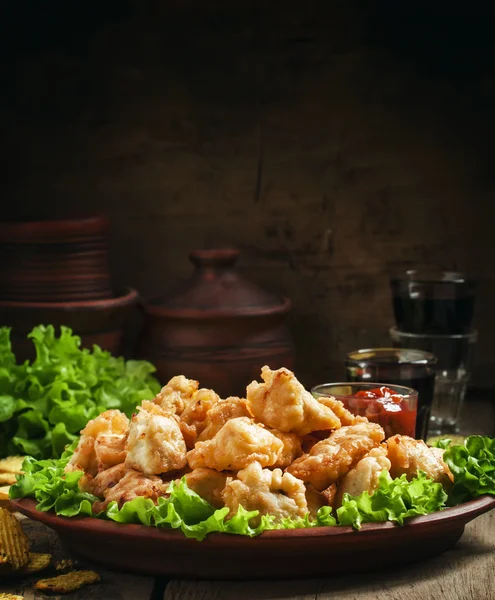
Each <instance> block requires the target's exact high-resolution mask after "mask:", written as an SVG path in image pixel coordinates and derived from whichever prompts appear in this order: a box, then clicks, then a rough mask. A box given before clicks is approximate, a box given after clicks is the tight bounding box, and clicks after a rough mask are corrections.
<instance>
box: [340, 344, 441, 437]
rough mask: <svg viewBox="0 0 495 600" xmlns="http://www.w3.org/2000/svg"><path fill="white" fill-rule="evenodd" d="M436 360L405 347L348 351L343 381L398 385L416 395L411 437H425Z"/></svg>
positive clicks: (430, 355) (426, 354)
mask: <svg viewBox="0 0 495 600" xmlns="http://www.w3.org/2000/svg"><path fill="white" fill-rule="evenodd" d="M436 362H437V359H436V357H435V356H434V355H433V354H430V353H429V352H423V351H421V350H409V349H407V348H369V349H363V350H355V351H353V352H349V354H348V355H347V357H346V372H347V381H349V382H361V383H367V382H370V383H371V382H379V384H377V385H386V384H391V385H400V386H405V387H408V388H412V389H413V390H416V391H417V393H418V404H417V417H416V428H415V434H416V435H415V437H416V438H417V439H422V440H425V441H426V439H427V436H428V425H429V421H430V413H431V407H432V404H433V392H434V388H435V364H436Z"/></svg>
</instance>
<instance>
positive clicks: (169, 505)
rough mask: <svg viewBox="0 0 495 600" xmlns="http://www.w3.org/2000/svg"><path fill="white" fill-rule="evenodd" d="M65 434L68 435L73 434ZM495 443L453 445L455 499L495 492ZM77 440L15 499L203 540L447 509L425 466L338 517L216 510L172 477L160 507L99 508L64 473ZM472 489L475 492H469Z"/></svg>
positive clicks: (143, 501)
mask: <svg viewBox="0 0 495 600" xmlns="http://www.w3.org/2000/svg"><path fill="white" fill-rule="evenodd" d="M61 435H67V432H65V433H61ZM494 443H495V442H494V440H493V438H482V437H480V436H472V437H471V438H467V439H466V441H465V443H464V445H462V446H451V445H450V446H449V447H448V448H447V450H446V451H445V453H444V458H445V460H446V462H447V464H448V465H449V467H450V468H451V470H452V471H453V473H454V477H455V484H454V486H453V488H452V490H453V494H451V496H452V497H453V498H456V499H457V498H458V497H463V498H465V499H468V498H473V497H476V496H478V495H481V494H485V493H490V494H495V486H494V476H495V454H494V450H495V448H494ZM76 445H77V440H75V441H74V442H72V443H71V444H70V446H69V447H68V448H67V449H66V450H65V451H64V452H63V453H62V456H61V457H60V458H59V459H52V460H35V459H33V458H26V460H25V461H24V464H23V471H24V475H22V476H18V481H17V483H16V484H14V485H13V486H12V487H11V488H10V496H11V498H35V499H36V500H37V502H38V505H37V508H38V510H42V511H49V510H53V511H55V512H56V513H57V514H59V515H63V516H67V517H73V516H77V515H87V516H92V517H95V518H101V519H109V520H112V521H115V522H117V523H138V524H142V525H146V526H149V527H158V528H170V529H177V530H181V531H182V533H183V534H184V535H185V536H186V537H189V538H193V539H196V540H203V539H204V538H205V537H206V536H207V535H209V534H210V533H214V532H219V533H228V534H235V535H245V536H250V537H254V536H257V535H259V534H261V533H263V532H264V531H269V530H272V529H295V528H306V527H328V526H335V525H351V526H353V527H355V528H356V529H360V527H361V525H362V523H369V522H384V521H392V522H395V523H397V524H399V525H402V524H403V523H404V522H405V520H406V519H408V518H410V517H414V516H418V515H426V514H430V513H432V512H436V511H438V510H442V509H443V508H445V506H446V502H447V499H448V497H447V494H446V493H445V491H444V489H443V487H442V485H441V484H439V483H435V482H433V481H432V480H431V479H429V478H428V477H427V476H426V475H425V474H424V473H422V472H418V475H417V476H416V477H415V478H414V479H412V480H411V481H408V480H407V478H406V476H405V475H402V476H401V477H398V478H396V479H392V478H391V477H390V475H389V474H388V473H387V472H386V471H384V472H383V473H382V474H381V475H380V478H379V486H378V488H377V490H376V491H375V492H374V493H373V494H371V495H370V494H368V493H367V492H363V493H362V494H360V495H359V496H350V495H349V494H344V498H343V502H342V506H341V507H340V508H339V509H338V510H337V511H336V512H337V519H336V518H335V516H334V514H333V512H332V508H331V507H329V506H324V507H322V508H320V509H319V511H318V513H317V516H316V519H315V520H312V519H310V517H309V515H306V516H305V517H304V518H299V519H281V520H280V519H279V520H277V519H276V518H275V517H274V516H273V515H263V516H261V518H260V515H259V512H258V511H256V510H254V511H247V510H245V509H244V508H243V507H242V506H240V507H239V509H238V511H237V513H236V514H235V515H234V516H233V517H231V518H229V510H228V508H221V509H215V508H214V507H213V506H211V505H210V504H209V503H208V502H206V501H205V500H204V499H203V498H201V497H200V496H199V495H198V494H196V492H194V491H193V490H191V489H190V488H189V487H188V486H187V484H186V481H185V479H182V480H181V481H179V482H177V481H176V482H173V483H171V484H170V486H169V489H168V493H169V496H167V497H163V498H159V499H158V502H157V504H156V505H155V504H154V503H153V502H152V500H150V499H149V498H143V497H138V498H135V499H133V500H130V501H128V502H126V503H124V504H123V506H121V507H120V508H119V506H118V505H117V503H116V502H111V503H110V504H109V505H108V507H107V508H106V510H105V511H103V512H101V513H99V514H95V513H94V512H93V511H92V504H93V502H94V501H95V500H97V498H96V497H94V496H92V495H91V494H88V493H85V492H81V491H80V489H79V485H78V484H79V480H80V478H81V477H82V475H83V474H82V473H81V472H71V473H65V472H64V469H65V466H66V465H67V463H68V461H69V459H70V457H71V455H72V453H73V452H74V449H75V447H76ZM456 486H457V487H456ZM466 494H469V496H467V497H466ZM452 497H451V498H450V499H449V501H450V500H451V499H452Z"/></svg>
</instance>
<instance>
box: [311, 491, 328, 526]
mask: <svg viewBox="0 0 495 600" xmlns="http://www.w3.org/2000/svg"><path fill="white" fill-rule="evenodd" d="M305 487H306V502H307V504H308V512H309V516H310V517H311V518H312V519H313V520H315V519H316V514H317V513H318V511H319V509H320V508H321V507H322V506H327V505H328V502H327V498H326V497H325V496H324V495H323V494H322V493H321V492H319V491H318V490H315V488H314V487H313V486H312V485H311V484H310V483H307V484H306V486H305Z"/></svg>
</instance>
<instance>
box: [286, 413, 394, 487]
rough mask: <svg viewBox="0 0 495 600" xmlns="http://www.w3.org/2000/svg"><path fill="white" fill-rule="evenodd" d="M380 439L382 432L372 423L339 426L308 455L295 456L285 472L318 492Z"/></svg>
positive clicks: (378, 442) (343, 473) (337, 477)
mask: <svg viewBox="0 0 495 600" xmlns="http://www.w3.org/2000/svg"><path fill="white" fill-rule="evenodd" d="M384 438H385V432H384V431H383V429H382V428H381V427H380V425H378V424H376V423H368V422H363V423H358V424H356V425H349V426H347V427H342V428H340V429H337V430H336V431H334V432H333V433H332V434H331V435H330V437H328V438H327V439H326V440H322V441H321V442H318V443H317V444H315V445H314V446H313V447H312V448H311V451H310V453H309V454H305V455H303V456H301V457H300V458H298V459H296V460H295V461H294V462H293V463H292V464H291V465H290V466H289V467H288V468H287V471H288V472H289V473H291V474H292V475H294V477H297V478H298V479H302V480H303V481H304V482H306V483H311V485H313V487H314V488H315V489H316V490H318V491H322V490H324V489H326V488H328V487H329V486H330V485H331V484H332V483H335V482H336V481H337V480H338V479H340V478H341V477H342V476H343V475H345V474H346V473H347V472H348V471H349V469H351V468H352V467H353V466H354V465H355V464H356V463H357V462H358V461H359V460H360V459H361V458H362V457H363V456H364V455H365V454H366V453H367V452H369V451H370V450H371V449H372V448H374V447H375V446H378V444H380V442H381V441H382V440H383V439H384Z"/></svg>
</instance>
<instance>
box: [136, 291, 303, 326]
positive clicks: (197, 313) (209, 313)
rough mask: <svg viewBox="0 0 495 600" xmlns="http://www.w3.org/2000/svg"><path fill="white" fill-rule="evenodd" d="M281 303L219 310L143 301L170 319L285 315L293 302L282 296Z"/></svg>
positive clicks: (151, 311)
mask: <svg viewBox="0 0 495 600" xmlns="http://www.w3.org/2000/svg"><path fill="white" fill-rule="evenodd" d="M280 300H281V302H280V304H279V305H275V306H268V307H266V308H240V309H239V308H234V309H231V310H229V309H218V310H201V309H197V308H186V309H180V308H166V307H164V306H160V305H159V304H153V300H151V301H147V302H146V301H141V305H142V308H143V310H144V311H145V312H146V313H147V314H149V315H152V316H153V317H159V318H166V319H167V318H168V319H197V320H205V319H221V318H245V317H246V318H247V317H264V316H274V315H283V314H285V313H288V312H289V311H290V309H291V306H292V302H291V301H290V299H289V298H286V297H285V296H282V297H281V298H280Z"/></svg>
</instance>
